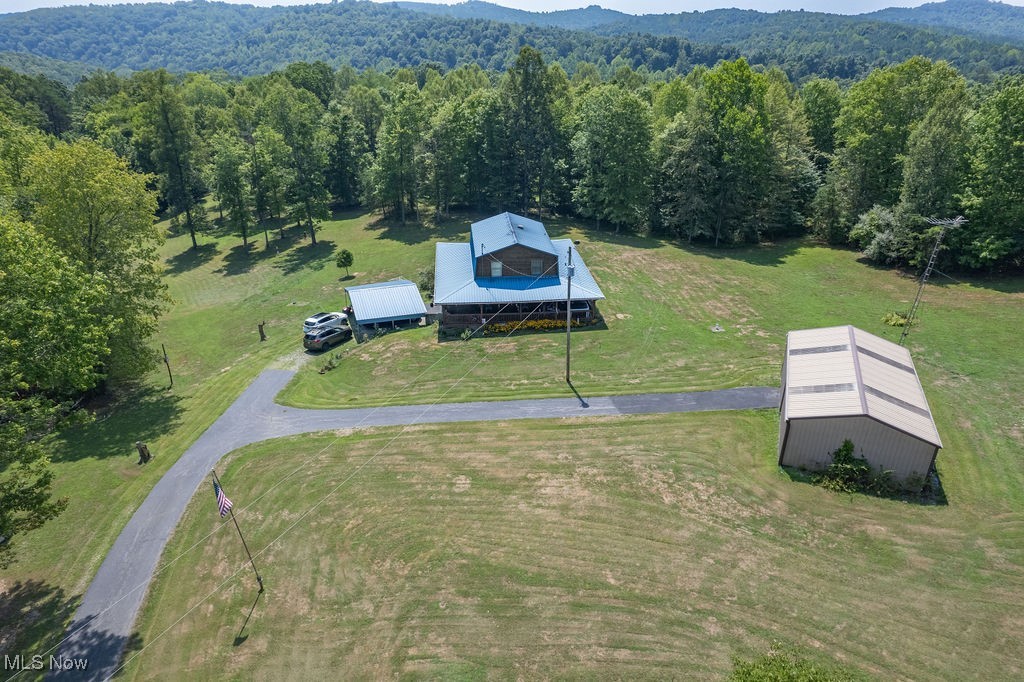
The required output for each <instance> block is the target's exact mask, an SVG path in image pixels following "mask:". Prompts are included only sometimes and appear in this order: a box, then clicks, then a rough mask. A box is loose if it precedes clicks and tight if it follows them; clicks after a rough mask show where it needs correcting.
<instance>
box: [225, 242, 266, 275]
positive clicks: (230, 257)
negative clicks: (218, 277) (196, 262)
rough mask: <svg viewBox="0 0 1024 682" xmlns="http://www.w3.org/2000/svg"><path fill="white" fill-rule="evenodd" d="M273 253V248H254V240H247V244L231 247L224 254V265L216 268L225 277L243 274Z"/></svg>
mask: <svg viewBox="0 0 1024 682" xmlns="http://www.w3.org/2000/svg"><path fill="white" fill-rule="evenodd" d="M274 255H275V251H273V250H267V249H259V248H256V244H255V243H254V242H249V245H248V246H245V245H243V244H239V245H238V246H233V247H231V249H230V250H229V251H228V254H227V255H226V256H224V260H223V263H224V265H222V266H221V267H220V268H218V269H217V272H219V273H220V274H222V275H224V276H225V277H233V276H235V275H243V274H245V273H247V272H249V271H250V270H252V269H253V266H255V265H256V264H257V263H259V262H260V261H262V260H265V259H267V258H270V257H271V256H274Z"/></svg>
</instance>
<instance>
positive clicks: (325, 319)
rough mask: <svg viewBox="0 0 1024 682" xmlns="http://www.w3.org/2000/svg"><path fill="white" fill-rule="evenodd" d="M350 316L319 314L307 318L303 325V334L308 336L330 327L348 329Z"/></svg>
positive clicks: (343, 314)
mask: <svg viewBox="0 0 1024 682" xmlns="http://www.w3.org/2000/svg"><path fill="white" fill-rule="evenodd" d="M347 326H348V315H346V314H345V313H317V314H316V315H312V316H311V317H308V318H306V320H305V322H303V323H302V333H303V334H308V333H309V332H311V331H313V330H314V329H327V328H328V327H347Z"/></svg>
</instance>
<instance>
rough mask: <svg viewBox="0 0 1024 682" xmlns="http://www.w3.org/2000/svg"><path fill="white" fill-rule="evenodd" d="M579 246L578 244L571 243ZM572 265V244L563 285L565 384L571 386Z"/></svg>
mask: <svg viewBox="0 0 1024 682" xmlns="http://www.w3.org/2000/svg"><path fill="white" fill-rule="evenodd" d="M573 243H575V244H579V242H573ZM575 269H576V268H575V266H574V265H573V264H572V244H569V259H568V260H567V261H566V272H567V273H568V280H567V281H566V283H565V383H567V384H569V385H570V386H571V385H572V382H571V381H569V348H570V340H571V339H572V333H571V332H572V276H573V273H574V272H575Z"/></svg>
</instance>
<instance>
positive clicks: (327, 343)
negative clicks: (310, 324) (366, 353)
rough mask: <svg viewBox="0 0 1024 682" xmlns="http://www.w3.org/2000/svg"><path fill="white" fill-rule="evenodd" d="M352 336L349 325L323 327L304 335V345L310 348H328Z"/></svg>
mask: <svg viewBox="0 0 1024 682" xmlns="http://www.w3.org/2000/svg"><path fill="white" fill-rule="evenodd" d="M351 336H352V330H351V329H350V328H348V327H322V328H317V329H314V330H313V331H311V332H309V333H308V334H306V335H305V336H303V337H302V345H303V346H305V347H306V348H308V349H309V350H327V349H328V348H330V347H331V346H337V345H338V344H339V343H341V342H342V341H345V340H346V339H348V338H351Z"/></svg>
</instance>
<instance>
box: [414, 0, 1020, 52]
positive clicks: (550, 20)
mask: <svg viewBox="0 0 1024 682" xmlns="http://www.w3.org/2000/svg"><path fill="white" fill-rule="evenodd" d="M394 4H396V5H398V6H400V7H403V8H405V9H411V10H414V11H417V12H425V13H429V14H437V15H443V16H450V17H454V18H457V19H470V18H472V19H488V20H491V21H503V22H514V23H521V24H529V25H535V26H557V27H559V28H568V29H573V30H594V31H596V32H598V33H601V34H604V35H608V34H614V33H628V32H639V33H650V34H653V35H674V36H680V37H684V38H686V39H688V40H694V41H699V42H707V43H722V44H735V42H736V41H738V40H740V38H738V37H736V36H734V35H731V34H730V31H732V30H734V29H735V28H737V27H742V31H743V33H744V34H745V35H750V34H751V33H753V32H754V30H755V28H754V26H753V24H754V23H755V22H756V23H757V24H758V26H759V28H760V29H761V30H779V29H784V28H787V27H790V26H794V25H796V26H799V25H800V20H801V19H803V20H810V21H814V22H817V23H818V25H819V27H823V25H827V24H831V23H834V24H835V25H853V24H861V23H865V22H882V23H889V24H905V25H910V26H914V27H928V28H934V29H944V30H947V31H951V32H955V33H958V34H961V35H969V36H976V37H984V38H986V39H992V38H998V39H1000V41H1003V40H1010V41H1012V42H1015V43H1021V44H1024V7H1016V6H1014V5H1007V4H1005V3H1002V2H995V1H993V0H945V1H944V2H933V3H928V4H925V5H921V6H920V7H913V8H901V7H891V8H888V9H883V10H878V11H875V12H868V13H865V14H856V15H846V14H830V13H826V12H805V11H803V10H783V11H780V12H760V11H757V10H741V9H714V10H707V11H704V12H698V11H694V12H678V13H668V14H641V15H634V14H626V13H623V12H617V11H615V10H609V9H604V8H602V7H600V6H598V5H590V6H589V7H584V8H580V9H572V10H558V11H553V12H529V11H525V10H517V9H510V8H507V7H502V6H501V5H496V4H494V3H491V2H486V1H485V0H469V1H468V2H462V3H459V4H455V5H437V4H432V3H426V2H397V3H394ZM790 15H792V16H790ZM780 19H781V21H780Z"/></svg>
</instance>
